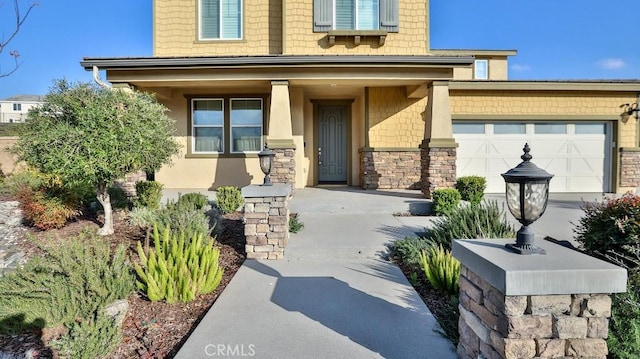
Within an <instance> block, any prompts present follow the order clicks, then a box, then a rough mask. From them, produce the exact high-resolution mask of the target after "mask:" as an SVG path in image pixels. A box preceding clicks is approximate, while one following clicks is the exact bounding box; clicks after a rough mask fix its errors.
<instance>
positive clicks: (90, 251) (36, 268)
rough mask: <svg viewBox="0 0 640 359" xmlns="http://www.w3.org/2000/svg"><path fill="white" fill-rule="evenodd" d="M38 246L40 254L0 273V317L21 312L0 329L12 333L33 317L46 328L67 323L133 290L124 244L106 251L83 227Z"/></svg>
mask: <svg viewBox="0 0 640 359" xmlns="http://www.w3.org/2000/svg"><path fill="white" fill-rule="evenodd" d="M41 248H42V250H43V251H44V256H43V257H38V256H36V257H32V258H30V259H29V260H28V261H27V262H26V263H25V264H24V266H23V267H20V268H18V269H17V270H16V272H14V273H10V274H7V275H5V276H4V277H0V322H3V323H5V324H7V323H8V321H5V320H4V319H5V318H10V317H16V316H21V317H22V318H23V320H22V321H15V322H13V325H5V326H4V327H2V328H0V332H3V333H14V334H15V333H17V332H20V331H22V330H23V329H25V328H29V327H32V326H33V325H34V324H33V323H41V324H40V325H41V326H42V327H47V328H49V327H55V326H58V325H61V324H67V325H70V324H71V323H73V322H75V321H76V320H77V318H92V317H93V316H94V315H95V313H96V312H98V310H102V308H103V307H104V306H105V305H107V304H109V303H112V302H114V301H116V300H118V299H124V298H126V297H127V296H128V295H129V294H130V293H131V292H132V291H133V285H134V277H133V275H132V273H131V271H130V270H129V267H128V265H127V263H126V247H125V246H118V247H117V248H116V249H115V252H114V254H113V255H111V254H110V250H109V243H108V242H105V241H102V240H100V238H99V237H98V235H97V234H96V233H89V232H88V231H85V232H83V233H81V234H80V235H79V236H78V237H77V238H69V239H68V240H66V241H64V242H62V243H57V244H51V245H49V246H44V247H41ZM29 323H32V324H29ZM38 329H39V328H38Z"/></svg>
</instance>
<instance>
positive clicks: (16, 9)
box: [0, 0, 39, 78]
mask: <svg viewBox="0 0 640 359" xmlns="http://www.w3.org/2000/svg"><path fill="white" fill-rule="evenodd" d="M2 5H3V3H2V2H0V10H1V9H2ZM38 5H39V3H38V2H35V1H34V2H31V3H30V4H29V5H27V10H26V11H25V12H24V13H22V12H21V11H20V2H19V0H13V13H14V14H13V16H11V15H9V16H8V17H13V18H14V19H15V23H14V25H13V26H12V28H11V30H9V31H8V34H9V35H8V36H6V37H5V36H4V34H5V32H3V36H2V37H1V38H0V55H1V54H2V52H3V51H4V50H5V49H6V48H7V46H8V45H9V43H10V42H11V41H12V40H13V39H14V38H15V37H16V35H18V32H19V31H20V29H21V28H22V25H23V24H24V22H25V20H27V17H29V14H30V13H31V10H33V8H34V7H36V6H38ZM23 14H24V15H23ZM9 56H11V57H13V61H14V62H15V64H14V66H13V69H11V70H9V71H2V69H1V68H0V78H2V77H7V76H9V75H11V74H12V73H14V72H16V70H17V69H18V67H19V66H20V63H19V62H18V58H19V57H20V52H18V50H11V51H9Z"/></svg>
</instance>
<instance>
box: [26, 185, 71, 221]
mask: <svg viewBox="0 0 640 359" xmlns="http://www.w3.org/2000/svg"><path fill="white" fill-rule="evenodd" d="M17 197H18V200H19V201H20V209H21V210H22V216H23V218H24V221H25V222H27V223H28V224H29V225H32V226H34V227H36V228H38V229H40V230H42V231H46V230H49V229H54V228H62V227H64V225H65V224H66V223H67V221H68V220H70V219H72V218H74V217H76V216H78V215H80V214H81V212H80V211H79V210H78V209H77V206H78V205H77V204H75V203H71V204H69V203H64V202H63V200H62V199H60V198H59V197H54V196H51V195H49V194H47V193H45V192H44V191H42V190H38V191H33V190H31V189H28V188H24V189H23V190H22V192H21V193H19V194H18V195H17Z"/></svg>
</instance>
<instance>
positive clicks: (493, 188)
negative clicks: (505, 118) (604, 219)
mask: <svg viewBox="0 0 640 359" xmlns="http://www.w3.org/2000/svg"><path fill="white" fill-rule="evenodd" d="M453 133H454V134H453V136H454V137H455V139H456V142H457V143H458V145H459V147H458V151H457V161H456V166H457V175H458V177H460V176H470V175H477V176H483V177H485V178H486V179H487V191H486V192H488V193H496V192H497V193H500V192H504V190H505V188H504V187H505V185H504V180H503V179H502V176H500V174H501V173H504V172H506V171H508V170H509V169H510V168H513V167H515V166H516V165H518V164H519V163H520V162H522V160H521V159H520V156H521V155H522V154H523V152H522V148H523V147H524V144H525V143H529V147H531V155H532V156H533V159H532V162H533V163H535V164H536V165H537V166H538V167H540V168H543V169H545V170H546V171H547V172H549V173H551V174H553V175H554V177H553V179H551V184H550V191H551V192H607V191H609V190H610V185H609V177H610V176H609V173H610V167H611V157H610V156H611V137H610V133H611V129H610V125H609V124H607V123H604V122H553V123H550V122H526V123H525V122H494V123H485V122H482V123H480V122H475V123H473V122H466V121H465V122H461V121H460V122H454V123H453Z"/></svg>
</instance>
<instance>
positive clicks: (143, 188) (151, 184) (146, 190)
mask: <svg viewBox="0 0 640 359" xmlns="http://www.w3.org/2000/svg"><path fill="white" fill-rule="evenodd" d="M163 187H164V186H163V185H162V184H161V183H160V182H156V181H138V182H136V200H135V202H134V206H136V207H149V208H150V209H158V208H160V201H161V200H162V188H163Z"/></svg>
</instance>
